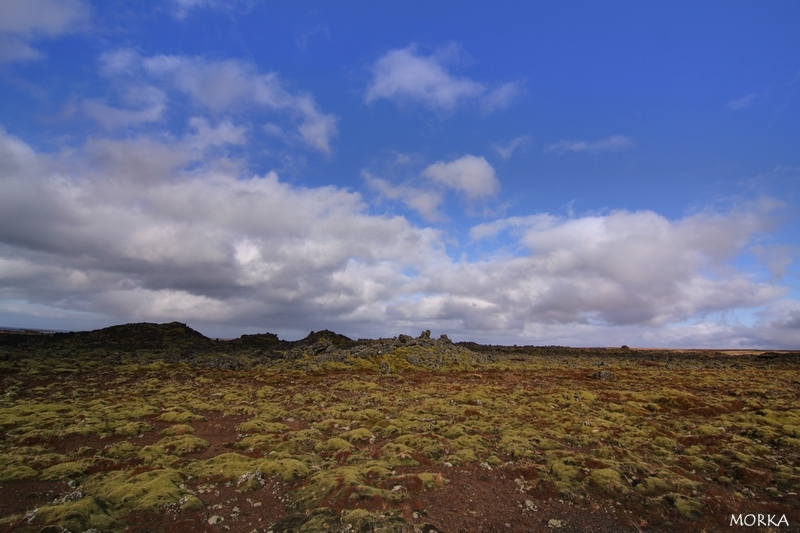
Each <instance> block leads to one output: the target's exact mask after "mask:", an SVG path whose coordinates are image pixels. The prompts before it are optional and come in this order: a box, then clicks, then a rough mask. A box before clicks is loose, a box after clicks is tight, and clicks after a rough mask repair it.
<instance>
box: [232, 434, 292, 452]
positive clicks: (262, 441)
mask: <svg viewBox="0 0 800 533" xmlns="http://www.w3.org/2000/svg"><path fill="white" fill-rule="evenodd" d="M279 442H281V438H280V437H279V436H278V435H275V434H270V435H253V436H250V437H245V438H243V439H242V440H240V441H239V442H236V443H234V445H233V447H234V448H237V449H239V450H254V451H260V452H268V451H270V450H272V449H273V448H275V446H276V445H277V444H278V443H279Z"/></svg>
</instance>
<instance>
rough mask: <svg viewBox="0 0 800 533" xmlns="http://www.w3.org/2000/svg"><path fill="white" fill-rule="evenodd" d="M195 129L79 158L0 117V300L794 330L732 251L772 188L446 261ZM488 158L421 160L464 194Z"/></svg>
mask: <svg viewBox="0 0 800 533" xmlns="http://www.w3.org/2000/svg"><path fill="white" fill-rule="evenodd" d="M194 125H195V127H194V129H193V130H192V131H190V132H189V133H187V134H186V135H185V136H184V137H181V138H178V139H172V140H164V139H156V138H152V137H145V136H139V137H135V138H131V139H124V140H119V139H117V140H112V139H98V138H94V139H89V140H88V141H87V142H86V143H85V145H83V146H82V147H81V148H80V150H78V151H77V153H76V152H75V151H73V152H70V153H40V152H37V151H36V150H34V149H33V148H32V147H31V146H29V145H28V144H26V143H25V142H23V141H22V140H21V139H19V138H17V137H15V136H13V135H10V134H8V133H6V132H0V300H2V301H3V302H4V306H3V308H2V309H0V312H3V313H4V314H6V315H9V314H13V313H14V312H23V311H24V312H25V313H28V314H31V313H33V314H35V313H37V312H40V313H49V315H50V316H53V315H56V314H58V313H62V314H64V315H70V316H73V318H75V317H78V318H79V315H80V314H81V313H85V314H94V315H95V316H97V315H100V316H105V317H120V320H149V321H165V320H174V319H181V320H186V321H190V322H192V323H194V324H196V325H199V326H200V327H202V325H203V324H207V325H213V324H216V325H220V324H221V325H225V324H227V325H229V326H230V327H231V328H239V331H241V328H259V329H262V330H263V329H272V330H276V329H277V330H279V331H283V332H288V333H289V334H291V333H292V332H296V333H297V334H300V333H302V332H299V331H296V329H297V325H298V324H300V323H302V324H304V325H307V327H310V328H323V327H331V328H335V329H339V330H340V331H343V332H345V333H347V334H350V335H355V336H370V335H371V336H375V335H380V334H391V333H393V332H398V331H412V332H413V331H414V330H416V329H425V328H435V329H438V330H439V331H443V332H444V331H446V332H448V333H449V334H452V335H454V336H455V337H456V338H459V337H460V338H473V339H485V340H491V341H494V342H502V341H503V340H506V342H509V343H515V342H516V343H519V342H524V341H525V340H527V341H528V342H542V341H543V340H544V339H546V340H547V342H548V343H549V342H563V343H570V342H571V343H573V344H574V343H575V342H576V341H579V340H580V339H585V338H590V336H591V338H595V339H597V342H598V343H601V344H602V343H609V342H613V343H621V342H625V341H629V343H632V344H635V342H639V343H640V344H641V343H650V344H661V345H669V344H675V343H678V344H686V343H693V344H698V343H699V342H700V341H701V340H702V341H703V342H706V341H707V340H708V339H713V338H714V334H715V333H714V332H709V331H708V328H709V327H711V326H709V325H708V323H707V322H704V321H702V320H701V321H699V322H694V323H693V321H695V320H697V319H698V317H703V316H708V315H709V314H713V313H717V312H724V311H728V310H731V309H748V308H757V307H761V308H762V309H763V311H762V314H761V315H759V316H758V317H757V321H758V324H757V326H758V327H754V326H752V325H749V326H746V327H745V326H744V325H741V326H739V330H740V332H741V343H742V344H748V343H751V344H752V343H758V342H762V339H766V338H767V337H766V336H764V335H766V334H767V332H775V333H776V335H775V337H769V338H770V339H773V340H769V341H763V342H777V343H781V342H784V341H785V342H787V343H788V342H793V340H794V339H795V337H796V327H795V326H796V324H795V322H796V319H797V317H798V316H800V314H798V313H800V310H799V309H798V308H797V306H796V305H794V303H792V302H791V301H784V302H788V303H783V304H781V303H780V302H781V301H782V300H781V297H782V296H783V295H784V293H785V289H783V288H781V287H777V286H774V285H772V284H769V283H765V282H758V281H756V280H753V279H750V277H749V276H747V275H746V274H745V273H742V272H739V271H737V270H736V269H735V268H734V267H732V266H731V260H732V258H734V257H735V256H737V255H738V254H739V253H741V252H742V251H743V250H744V249H745V248H746V247H747V246H748V243H750V242H751V241H752V240H753V239H754V238H755V237H756V236H757V235H759V234H760V233H761V232H764V231H767V230H769V229H770V227H771V225H772V224H773V215H772V213H773V212H774V210H775V209H776V204H775V202H770V201H766V200H765V201H762V202H760V203H756V204H752V205H746V206H743V207H741V208H739V209H735V210H732V211H730V212H727V213H702V214H697V215H692V216H687V217H684V218H682V219H678V220H668V219H666V218H665V217H663V216H661V215H658V214H656V213H653V212H651V211H636V212H628V211H618V212H612V213H609V214H606V215H596V216H584V217H574V218H566V217H559V216H554V215H551V214H546V213H543V214H538V215H533V216H529V217H511V218H504V219H499V220H495V221H491V222H487V223H483V224H478V225H476V226H474V227H473V228H472V230H471V238H472V240H473V242H474V243H491V242H492V241H493V240H499V239H504V240H505V241H508V240H510V241H511V242H515V243H516V247H517V252H516V253H514V254H503V253H499V252H498V253H496V254H494V255H491V256H486V257H484V258H483V259H476V260H466V259H464V258H461V259H459V260H455V259H453V258H452V257H451V256H450V255H449V254H448V253H447V252H446V248H447V242H448V241H449V240H450V237H449V236H448V235H447V234H445V233H443V232H442V231H441V230H437V229H434V228H430V227H420V226H416V225H414V224H412V223H410V222H409V221H408V220H407V219H406V218H404V217H401V216H386V215H381V214H374V213H371V212H370V209H369V207H368V205H367V204H366V203H365V202H364V201H363V199H362V198H361V196H360V195H359V194H358V193H355V192H350V191H347V190H344V189H340V188H337V187H332V186H331V187H316V188H305V187H297V186H292V185H289V184H288V183H286V182H283V181H281V179H280V177H279V176H278V175H276V174H275V173H274V172H270V173H268V174H265V175H260V176H253V175H248V174H247V173H246V172H245V171H243V170H242V168H241V167H236V166H235V165H234V166H231V162H230V161H228V160H227V159H226V158H224V157H220V156H218V155H215V152H214V150H210V148H213V147H214V146H218V145H220V144H225V143H236V142H240V140H241V135H242V133H241V132H240V131H238V130H237V129H236V127H235V126H233V125H232V124H230V123H225V122H222V123H219V124H217V125H211V124H210V123H208V122H207V121H205V120H196V121H195V123H194ZM198 163H199V166H198ZM487 167H488V164H486V163H485V160H483V159H482V158H476V157H474V156H465V157H464V158H461V159H458V160H456V161H454V162H450V163H435V164H434V165H431V166H429V167H428V169H427V170H426V173H427V174H430V176H431V179H434V180H440V181H442V183H444V184H445V185H447V186H449V187H454V188H460V189H459V190H463V192H464V194H472V195H473V196H475V195H482V194H487V193H488V192H489V191H491V190H492V187H493V186H494V184H495V183H496V176H494V173H493V171H491V172H490V171H489V169H490V167H488V168H487ZM476 169H477V170H476ZM470 172H474V173H473V174H471V173H470ZM476 176H477V177H476ZM378 186H379V187H380V185H378ZM398 194H402V193H398ZM500 249H501V248H498V250H500ZM781 305H783V306H785V307H786V308H785V309H783V310H781V308H780V306H781ZM770 306H771V307H770ZM78 318H75V319H76V320H77V319H78ZM703 324H705V325H706V329H705V330H704V331H703V332H702V334H701V332H699V329H701V328H702V327H703ZM712 325H713V324H712ZM714 327H717V328H718V329H721V328H722V327H721V326H719V325H718V324H717V325H716V326H714ZM733 329H735V328H733ZM719 334H720V335H721V334H722V332H721V331H720V332H719ZM725 335H726V337H725V338H728V339H730V338H731V331H730V328H729V330H726V331H725ZM630 339H634V342H630ZM774 339H777V340H774ZM617 341H619V342H617Z"/></svg>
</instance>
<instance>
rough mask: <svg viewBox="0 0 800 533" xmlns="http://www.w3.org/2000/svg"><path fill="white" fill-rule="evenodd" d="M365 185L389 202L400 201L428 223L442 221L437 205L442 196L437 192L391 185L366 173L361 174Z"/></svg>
mask: <svg viewBox="0 0 800 533" xmlns="http://www.w3.org/2000/svg"><path fill="white" fill-rule="evenodd" d="M361 175H362V177H363V178H364V181H365V182H366V183H367V185H368V186H369V187H370V188H371V189H373V190H375V191H377V192H378V193H379V194H380V195H381V196H382V197H384V198H387V199H389V200H400V201H401V202H403V203H404V204H405V205H406V206H408V207H409V208H411V209H413V210H414V211H416V212H417V213H419V214H420V216H422V218H424V219H425V220H426V221H428V222H436V221H437V220H441V219H442V215H441V213H439V205H440V204H441V203H442V195H441V193H439V192H438V191H432V190H426V189H419V188H416V187H411V186H408V185H393V184H392V183H390V182H389V181H388V180H385V179H382V178H379V177H377V176H375V175H373V174H372V173H370V172H368V171H363V172H362V173H361Z"/></svg>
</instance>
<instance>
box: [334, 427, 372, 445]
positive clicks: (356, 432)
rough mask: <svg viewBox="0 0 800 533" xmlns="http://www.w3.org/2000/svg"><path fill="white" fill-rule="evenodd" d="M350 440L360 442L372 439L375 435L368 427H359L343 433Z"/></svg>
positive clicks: (355, 442) (354, 442)
mask: <svg viewBox="0 0 800 533" xmlns="http://www.w3.org/2000/svg"><path fill="white" fill-rule="evenodd" d="M342 437H344V438H345V439H347V440H348V442H350V443H352V444H358V443H363V442H369V441H370V440H371V439H373V438H374V435H373V434H372V433H371V432H370V431H369V430H368V429H366V428H358V429H353V430H350V431H348V432H346V433H344V434H343V435H342Z"/></svg>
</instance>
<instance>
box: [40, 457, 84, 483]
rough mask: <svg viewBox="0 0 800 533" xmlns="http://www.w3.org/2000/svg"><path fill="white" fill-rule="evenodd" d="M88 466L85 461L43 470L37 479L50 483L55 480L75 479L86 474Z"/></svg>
mask: <svg viewBox="0 0 800 533" xmlns="http://www.w3.org/2000/svg"><path fill="white" fill-rule="evenodd" d="M87 470H88V465H87V463H86V462H85V461H72V462H69V463H61V464H57V465H53V466H51V467H49V468H45V469H44V470H43V471H42V473H41V475H40V476H39V479H41V480H43V481H52V480H57V479H76V478H79V477H82V476H83V475H85V474H86V471H87Z"/></svg>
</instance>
